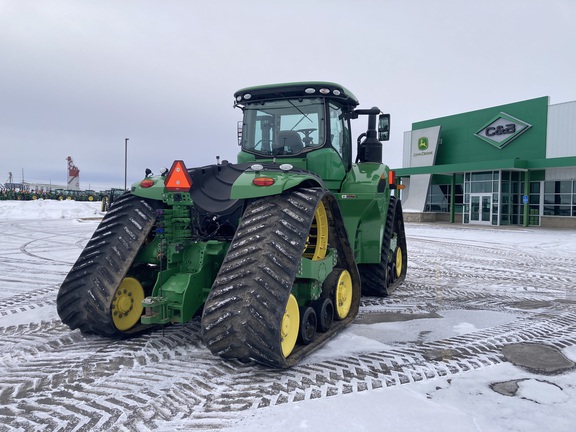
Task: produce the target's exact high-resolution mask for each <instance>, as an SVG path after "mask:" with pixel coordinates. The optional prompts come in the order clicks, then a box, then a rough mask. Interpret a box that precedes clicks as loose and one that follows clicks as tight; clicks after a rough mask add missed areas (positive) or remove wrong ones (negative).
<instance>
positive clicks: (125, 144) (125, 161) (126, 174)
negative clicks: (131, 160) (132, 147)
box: [124, 138, 128, 190]
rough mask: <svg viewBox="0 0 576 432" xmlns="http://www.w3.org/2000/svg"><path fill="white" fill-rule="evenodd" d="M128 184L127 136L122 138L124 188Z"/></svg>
mask: <svg viewBox="0 0 576 432" xmlns="http://www.w3.org/2000/svg"><path fill="white" fill-rule="evenodd" d="M127 184H128V138H124V190H127Z"/></svg>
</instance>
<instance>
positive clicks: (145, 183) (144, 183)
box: [140, 179, 154, 188]
mask: <svg viewBox="0 0 576 432" xmlns="http://www.w3.org/2000/svg"><path fill="white" fill-rule="evenodd" d="M152 186H154V180H151V179H144V180H142V181H141V182H140V187H143V188H149V187H152Z"/></svg>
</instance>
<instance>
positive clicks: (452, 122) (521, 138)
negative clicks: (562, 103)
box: [412, 96, 548, 165]
mask: <svg viewBox="0 0 576 432" xmlns="http://www.w3.org/2000/svg"><path fill="white" fill-rule="evenodd" d="M502 114H504V115H502ZM499 117H504V119H509V118H510V117H512V118H515V119H518V120H520V121H521V122H523V123H527V124H529V125H530V126H531V127H529V128H528V129H527V130H525V131H523V132H522V133H521V134H517V136H516V137H515V138H514V139H508V140H506V143H505V145H504V146H503V147H502V148H498V147H497V146H496V145H492V144H490V143H489V142H487V141H486V140H485V139H482V138H480V137H478V136H476V135H475V134H477V133H478V132H479V131H480V130H482V129H483V128H485V127H488V126H490V125H491V124H492V122H493V121H495V120H496V119H498V118H499ZM547 118H548V97H547V96H545V97H540V98H536V99H530V100H526V101H522V102H516V103H512V104H507V105H500V106H496V107H492V108H487V109H482V110H478V111H471V112H467V113H463V114H457V115H453V116H448V117H440V118H437V119H432V120H426V121H421V122H416V123H413V124H412V130H417V129H423V128H428V127H432V126H439V125H441V126H442V129H441V136H440V138H441V140H442V141H441V144H440V145H439V146H438V153H437V156H436V163H435V165H447V164H461V163H474V162H482V161H503V160H506V159H516V158H519V159H544V158H546V124H547ZM491 132H493V133H494V132H495V130H494V129H492V130H491ZM504 133H506V130H505V131H504Z"/></svg>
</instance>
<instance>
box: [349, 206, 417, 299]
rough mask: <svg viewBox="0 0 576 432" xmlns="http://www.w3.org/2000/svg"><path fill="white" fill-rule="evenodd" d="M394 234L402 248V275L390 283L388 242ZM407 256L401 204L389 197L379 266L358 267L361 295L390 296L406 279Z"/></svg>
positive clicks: (364, 265) (363, 265) (365, 265)
mask: <svg viewBox="0 0 576 432" xmlns="http://www.w3.org/2000/svg"><path fill="white" fill-rule="evenodd" d="M394 233H397V234H398V244H399V245H400V247H401V248H402V253H403V256H402V264H403V267H402V274H401V275H400V277H398V278H396V279H395V280H394V281H392V283H389V282H388V278H389V273H388V256H389V249H390V240H391V239H392V236H393V234H394ZM407 265H408V254H407V250H406V232H405V230H404V217H403V214H402V204H401V202H400V200H399V199H397V198H396V197H394V196H391V197H390V205H389V206H388V212H387V214H386V226H385V229H384V238H383V240H382V251H381V256H380V263H379V264H362V265H359V266H358V269H359V270H360V276H361V278H362V295H366V296H378V297H386V296H387V295H389V294H391V293H392V291H394V290H395V289H396V288H397V287H398V285H400V284H401V283H402V282H403V281H404V279H405V278H406V269H407Z"/></svg>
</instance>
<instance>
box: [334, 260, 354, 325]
mask: <svg viewBox="0 0 576 432" xmlns="http://www.w3.org/2000/svg"><path fill="white" fill-rule="evenodd" d="M335 299H336V314H338V317H339V318H340V319H344V318H346V317H347V316H348V313H349V312H350V306H352V277H351V276H350V273H348V270H342V273H340V276H339V277H338V285H336V296H335Z"/></svg>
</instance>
